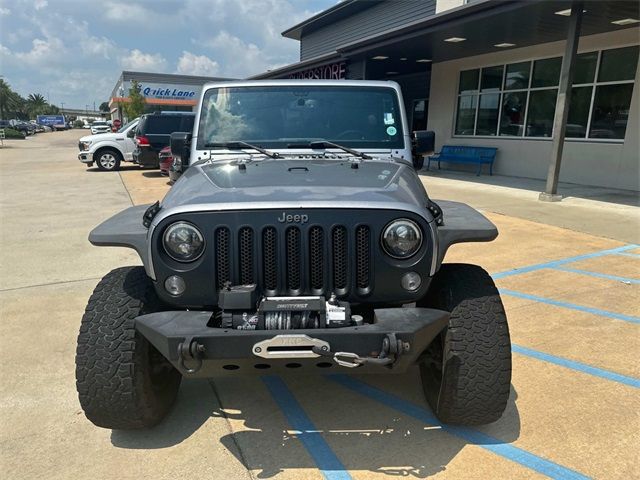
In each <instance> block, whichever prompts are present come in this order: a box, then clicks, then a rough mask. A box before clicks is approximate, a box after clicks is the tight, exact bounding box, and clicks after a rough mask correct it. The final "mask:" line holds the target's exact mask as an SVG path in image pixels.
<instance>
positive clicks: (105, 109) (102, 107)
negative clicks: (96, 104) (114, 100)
mask: <svg viewBox="0 0 640 480" xmlns="http://www.w3.org/2000/svg"><path fill="white" fill-rule="evenodd" d="M98 110H100V111H101V112H104V113H109V102H102V103H101V104H100V108H99V109H98Z"/></svg>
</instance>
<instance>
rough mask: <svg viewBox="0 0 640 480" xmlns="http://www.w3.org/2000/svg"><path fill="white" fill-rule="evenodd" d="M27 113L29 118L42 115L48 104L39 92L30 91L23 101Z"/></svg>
mask: <svg viewBox="0 0 640 480" xmlns="http://www.w3.org/2000/svg"><path fill="white" fill-rule="evenodd" d="M25 106H26V108H27V113H28V114H29V116H30V117H31V118H35V117H36V116H38V115H43V114H44V112H45V111H46V110H47V108H48V107H49V106H50V105H49V104H48V103H47V100H46V99H45V98H44V96H42V95H41V94H39V93H31V94H29V96H28V97H27V100H26V102H25Z"/></svg>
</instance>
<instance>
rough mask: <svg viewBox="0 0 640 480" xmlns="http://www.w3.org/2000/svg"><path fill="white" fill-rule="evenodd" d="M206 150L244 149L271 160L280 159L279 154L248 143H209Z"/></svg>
mask: <svg viewBox="0 0 640 480" xmlns="http://www.w3.org/2000/svg"><path fill="white" fill-rule="evenodd" d="M204 147H205V148H216V147H217V148H228V149H229V150H242V149H243V148H251V149H253V150H256V151H258V152H260V153H261V154H263V155H266V156H267V157H270V158H280V154H279V153H277V152H270V151H269V150H265V149H264V148H262V147H258V146H257V145H252V144H250V143H247V142H242V141H239V140H238V141H235V142H213V143H207V144H205V146H204Z"/></svg>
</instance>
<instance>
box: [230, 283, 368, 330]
mask: <svg viewBox="0 0 640 480" xmlns="http://www.w3.org/2000/svg"><path fill="white" fill-rule="evenodd" d="M218 306H219V307H220V309H221V311H220V312H219V317H220V326H221V327H222V328H232V329H234V330H297V329H316V328H339V327H348V326H351V325H360V324H362V317H360V316H358V315H354V316H352V315H351V309H350V307H349V303H348V302H343V301H340V300H338V299H337V298H336V296H335V295H331V297H330V298H329V299H328V300H327V299H326V298H325V297H323V296H300V297H262V298H260V299H259V300H258V295H257V292H256V285H255V284H251V285H225V287H224V288H223V289H222V290H221V291H220V292H219V296H218Z"/></svg>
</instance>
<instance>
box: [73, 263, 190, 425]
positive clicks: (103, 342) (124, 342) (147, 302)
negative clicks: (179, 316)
mask: <svg viewBox="0 0 640 480" xmlns="http://www.w3.org/2000/svg"><path fill="white" fill-rule="evenodd" d="M160 310H162V305H161V303H160V301H159V300H158V298H157V296H156V293H155V291H154V289H153V285H152V284H151V281H150V280H149V278H148V277H147V275H146V273H145V271H144V268H142V267H124V268H118V269H115V270H112V271H111V272H109V273H108V274H107V275H106V276H105V277H104V278H103V279H102V280H101V281H100V283H98V285H97V286H96V288H95V290H94V291H93V294H92V295H91V297H90V298H89V303H88V304H87V308H86V310H85V313H84V316H83V317H82V324H81V326H80V334H79V335H78V347H77V350H76V388H77V390H78V396H79V398H80V405H81V406H82V409H83V410H84V413H85V415H86V416H87V418H88V419H89V420H91V422H93V423H94V424H95V425H97V426H99V427H104V428H112V429H122V430H131V429H140V428H148V427H152V426H153V425H155V424H157V423H158V422H160V421H161V420H162V419H163V418H164V416H165V415H166V414H167V413H168V411H169V409H170V408H171V406H172V405H173V403H174V401H175V399H176V395H177V393H178V388H179V386H180V381H181V379H182V375H181V374H180V373H179V372H178V371H177V370H176V369H175V368H174V367H173V366H172V365H171V364H170V363H169V362H168V361H167V360H166V359H165V358H164V357H163V356H162V355H161V354H160V353H159V352H158V351H157V350H156V349H155V348H154V347H153V346H152V345H151V344H150V343H149V342H148V341H147V340H146V339H145V338H144V337H143V336H142V335H140V334H139V333H138V332H137V331H136V330H135V328H134V319H135V318H136V317H137V316H138V315H144V314H147V313H153V312H157V311H160Z"/></svg>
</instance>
